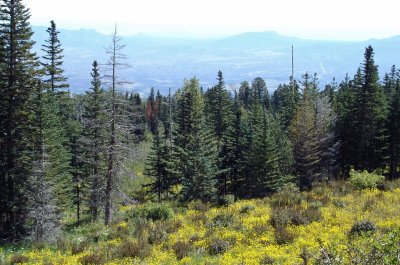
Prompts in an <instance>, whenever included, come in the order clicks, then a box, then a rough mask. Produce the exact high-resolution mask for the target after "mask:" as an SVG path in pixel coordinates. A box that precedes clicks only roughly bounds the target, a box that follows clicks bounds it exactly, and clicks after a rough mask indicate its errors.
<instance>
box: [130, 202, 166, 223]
mask: <svg viewBox="0 0 400 265" xmlns="http://www.w3.org/2000/svg"><path fill="white" fill-rule="evenodd" d="M173 216H174V211H173V210H172V208H171V207H170V206H168V205H166V204H146V205H143V206H141V207H135V208H133V209H132V211H131V212H130V213H129V214H128V217H129V218H133V219H140V218H145V219H147V220H152V221H159V220H168V219H170V218H172V217H173Z"/></svg>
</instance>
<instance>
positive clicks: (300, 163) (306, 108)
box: [289, 75, 320, 190]
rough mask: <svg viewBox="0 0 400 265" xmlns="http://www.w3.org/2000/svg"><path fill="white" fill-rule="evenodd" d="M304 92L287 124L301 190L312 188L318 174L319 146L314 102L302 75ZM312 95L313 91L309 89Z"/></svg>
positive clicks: (306, 81)
mask: <svg viewBox="0 0 400 265" xmlns="http://www.w3.org/2000/svg"><path fill="white" fill-rule="evenodd" d="M303 86H304V92H303V96H302V99H301V101H300V103H299V105H298V107H297V109H296V112H295V115H294V118H293V121H292V123H291V125H290V126H289V136H290V140H291V142H292V145H293V156H294V161H295V163H294V169H295V173H296V175H297V177H298V183H299V187H300V189H301V190H309V189H311V188H312V185H313V182H314V180H316V179H318V177H319V176H320V170H319V168H318V166H319V163H320V146H319V141H318V132H317V128H316V112H315V107H314V102H313V101H312V98H310V96H309V94H308V89H309V88H310V86H309V83H308V78H307V76H306V75H304V82H303ZM311 93H312V95H313V91H311Z"/></svg>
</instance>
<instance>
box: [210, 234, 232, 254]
mask: <svg viewBox="0 0 400 265" xmlns="http://www.w3.org/2000/svg"><path fill="white" fill-rule="evenodd" d="M229 247H230V243H229V242H228V241H225V240H222V239H220V238H217V239H214V240H212V241H211V242H210V244H209V246H208V253H210V255H218V254H222V253H224V252H225V251H227V250H228V249H229Z"/></svg>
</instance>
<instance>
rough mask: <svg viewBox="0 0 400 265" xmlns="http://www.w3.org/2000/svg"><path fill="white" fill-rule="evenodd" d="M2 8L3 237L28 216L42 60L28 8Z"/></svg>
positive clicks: (20, 230) (10, 1)
mask: <svg viewBox="0 0 400 265" xmlns="http://www.w3.org/2000/svg"><path fill="white" fill-rule="evenodd" d="M0 9H1V10H0V44H1V45H0V186H1V188H0V215H1V216H2V217H1V218H0V240H18V239H20V238H21V236H23V235H24V233H25V221H26V218H27V209H26V206H27V200H26V194H25V190H26V189H25V187H26V185H27V176H29V174H30V170H31V166H32V165H31V162H32V157H31V154H30V152H28V146H29V143H27V141H26V139H27V138H28V136H29V134H30V133H31V132H30V128H28V126H27V125H28V124H29V120H28V119H29V112H30V109H29V106H28V104H27V103H28V100H29V98H30V97H31V95H32V94H33V91H34V89H35V88H34V87H35V85H37V82H36V78H37V68H38V61H37V58H36V55H35V54H34V53H33V52H32V47H33V45H34V42H33V41H32V40H31V37H32V34H33V33H32V30H31V28H30V25H29V21H28V20H29V18H30V13H29V10H28V9H27V8H26V7H25V6H24V4H23V3H22V1H21V0H3V1H1V3H0Z"/></svg>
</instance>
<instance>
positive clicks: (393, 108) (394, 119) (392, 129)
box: [387, 69, 400, 179]
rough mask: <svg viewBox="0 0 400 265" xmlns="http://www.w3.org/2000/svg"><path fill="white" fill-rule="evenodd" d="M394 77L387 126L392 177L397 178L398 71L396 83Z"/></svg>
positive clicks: (399, 158)
mask: <svg viewBox="0 0 400 265" xmlns="http://www.w3.org/2000/svg"><path fill="white" fill-rule="evenodd" d="M393 70H394V69H392V73H391V74H393ZM393 79H394V78H393ZM393 79H391V81H390V82H391V84H390V87H391V91H390V98H389V99H390V104H389V116H388V120H387V128H388V133H389V155H390V177H391V178H392V179H396V178H398V177H399V173H398V167H399V163H400V75H399V72H398V71H397V75H396V82H395V84H393V82H394V80H393ZM393 85H394V89H393ZM387 93H389V92H387Z"/></svg>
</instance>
